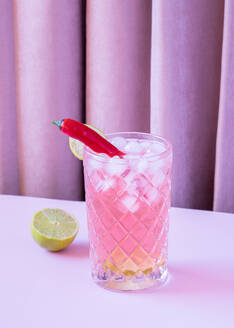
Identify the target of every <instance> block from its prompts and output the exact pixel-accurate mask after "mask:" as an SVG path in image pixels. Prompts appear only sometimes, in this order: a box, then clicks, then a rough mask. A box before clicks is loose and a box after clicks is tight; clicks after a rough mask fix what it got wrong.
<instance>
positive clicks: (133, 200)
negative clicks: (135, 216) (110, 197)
mask: <svg viewBox="0 0 234 328" xmlns="http://www.w3.org/2000/svg"><path fill="white" fill-rule="evenodd" d="M121 202H122V204H123V205H124V206H125V207H126V208H127V209H128V210H129V211H130V212H132V213H134V212H136V211H137V210H138V209H139V203H138V202H137V197H136V196H133V195H129V194H126V195H124V197H122V199H121Z"/></svg>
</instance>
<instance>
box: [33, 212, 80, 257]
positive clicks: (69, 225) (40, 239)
mask: <svg viewBox="0 0 234 328" xmlns="http://www.w3.org/2000/svg"><path fill="white" fill-rule="evenodd" d="M78 230H79V223H78V222H77V220H76V219H75V218H74V217H73V216H71V215H70V214H68V213H67V212H65V211H63V210H61V209H58V208H44V209H42V210H40V211H38V212H36V213H35V214H34V216H33V219H32V222H31V233H32V236H33V239H34V240H35V241H36V242H37V243H38V244H39V245H40V246H41V247H44V248H46V249H47V250H49V251H60V250H61V249H64V248H65V247H67V246H68V245H70V244H71V242H72V241H73V239H74V238H75V236H76V234H77V232H78Z"/></svg>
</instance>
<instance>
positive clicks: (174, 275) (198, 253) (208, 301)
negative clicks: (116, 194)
mask: <svg viewBox="0 0 234 328" xmlns="http://www.w3.org/2000/svg"><path fill="white" fill-rule="evenodd" d="M44 207H57V208H62V209H65V210H67V211H69V212H70V213H71V214H73V215H75V216H76V217H77V218H79V221H80V232H79V234H78V235H77V237H76V239H75V241H74V243H73V244H72V245H71V246H69V247H68V248H67V249H66V250H64V251H62V252H59V253H50V252H47V251H45V250H44V249H42V248H40V247H39V246H38V245H37V244H36V243H35V242H34V241H33V240H32V237H31V234H30V221H31V218H32V215H33V214H34V213H35V212H36V211H37V210H39V209H41V208H44ZM0 208H1V234H0V236H1V237H0V244H1V247H0V258H1V265H0V327H1V328H8V327H9V328H13V327H24V328H27V327H30V328H31V327H32V328H37V327H38V328H42V327H56V328H59V327H63V328H64V327H111V328H114V327H118V328H119V327H173V328H174V327H212V328H214V327H234V215H233V214H224V213H217V212H216V213H214V212H209V211H198V210H188V209H179V208H173V209H172V210H171V221H170V233H169V270H170V280H169V282H168V284H167V285H166V286H165V287H163V288H161V289H159V290H155V289H149V290H144V291H138V292H112V291H108V290H105V289H102V288H101V287H99V286H97V285H95V284H94V283H93V282H92V280H91V277H90V268H89V259H88V237H87V226H86V214H85V203H84V202H73V201H61V200H52V199H43V198H30V197H20V196H0Z"/></svg>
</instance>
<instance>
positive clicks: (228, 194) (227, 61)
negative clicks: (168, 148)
mask: <svg viewBox="0 0 234 328" xmlns="http://www.w3.org/2000/svg"><path fill="white" fill-rule="evenodd" d="M223 35H224V36H223V53H222V74H221V91H220V104H219V124H218V134H217V151H216V169H215V171H216V172H215V193H214V210H216V211H230V212H231V211H232V212H234V38H233V36H234V2H233V1H232V0H226V1H225V14H224V34H223Z"/></svg>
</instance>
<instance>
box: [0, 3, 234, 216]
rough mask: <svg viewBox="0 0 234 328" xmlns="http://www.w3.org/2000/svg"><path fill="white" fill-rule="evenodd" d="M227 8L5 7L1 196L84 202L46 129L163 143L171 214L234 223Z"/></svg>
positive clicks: (232, 77)
mask: <svg viewBox="0 0 234 328" xmlns="http://www.w3.org/2000/svg"><path fill="white" fill-rule="evenodd" d="M233 35H234V3H233V1H232V0H206V1H204V0H189V1H188V0H171V1H164V0H153V1H151V0H145V1H143V0H118V1H116V0H102V1H100V0H86V1H85V0H69V1H67V0H56V1H54V0H43V1H41V0H32V1H28V0H20V1H18V0H0V49H1V51H0V193H7V194H21V195H29V196H38V197H50V198H60V199H72V200H76V199H83V175H82V167H81V164H82V163H81V162H79V161H78V160H77V159H76V158H75V157H74V156H73V155H72V154H71V152H70V150H69V146H68V140H67V138H66V137H64V136H63V135H61V134H60V133H59V132H58V131H57V130H56V128H55V127H54V126H53V125H52V124H51V121H53V120H59V119H62V118H65V117H71V118H74V119H78V120H80V121H83V122H87V123H91V124H93V125H95V126H97V127H98V128H99V129H101V130H103V131H104V132H105V133H108V132H112V131H113V132H114V131H142V132H152V133H155V134H159V135H162V136H164V137H166V138H168V139H170V140H171V142H172V144H173V148H174V167H173V180H172V205H174V206H179V207H188V208H200V209H209V210H211V209H214V210H219V211H226V212H234V147H233V144H234V128H233V123H234V110H233V105H232V104H233V101H234V93H233V89H234V56H233V53H234V40H233Z"/></svg>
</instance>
